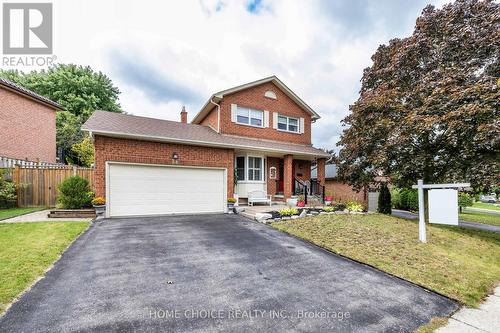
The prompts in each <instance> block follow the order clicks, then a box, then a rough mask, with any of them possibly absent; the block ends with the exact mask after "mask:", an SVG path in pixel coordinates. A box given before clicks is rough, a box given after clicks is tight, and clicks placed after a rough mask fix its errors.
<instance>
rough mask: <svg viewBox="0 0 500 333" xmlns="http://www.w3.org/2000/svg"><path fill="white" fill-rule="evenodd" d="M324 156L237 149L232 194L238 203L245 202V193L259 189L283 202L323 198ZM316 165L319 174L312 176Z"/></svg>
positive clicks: (320, 199)
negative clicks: (263, 153)
mask: <svg viewBox="0 0 500 333" xmlns="http://www.w3.org/2000/svg"><path fill="white" fill-rule="evenodd" d="M325 161H326V159H325V158H318V159H315V157H314V156H303V155H292V154H287V155H269V154H267V155H261V154H259V153H256V152H243V151H238V152H236V154H235V174H234V176H235V186H234V194H235V197H238V200H239V204H240V205H245V204H246V203H247V198H248V193H249V192H253V191H262V192H264V193H265V194H266V195H270V196H271V200H272V201H273V202H276V203H279V202H283V203H284V202H286V199H288V198H291V197H292V196H300V195H302V196H304V200H305V201H306V203H307V201H319V203H322V202H323V201H324V195H325V193H324V192H325V191H324V185H325ZM313 164H316V165H317V169H318V177H317V179H314V180H313V179H311V166H312V165H313Z"/></svg>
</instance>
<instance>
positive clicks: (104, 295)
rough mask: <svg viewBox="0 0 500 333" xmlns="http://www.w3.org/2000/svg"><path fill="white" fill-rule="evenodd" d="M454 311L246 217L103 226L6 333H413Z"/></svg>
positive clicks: (20, 309) (41, 287) (0, 323)
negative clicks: (433, 319)
mask: <svg viewBox="0 0 500 333" xmlns="http://www.w3.org/2000/svg"><path fill="white" fill-rule="evenodd" d="M169 281H170V282H171V283H169ZM456 309H457V304H456V303H455V302H453V301H451V300H450V299H448V298H445V297H443V296H440V295H437V294H434V293H432V292H429V291H426V290H424V289H422V288H420V287H418V286H415V285H413V284H411V283H408V282H406V281H403V280H400V279H397V278H394V277H392V276H389V275H387V274H384V273H382V272H380V271H377V270H375V269H372V268H370V267H367V266H364V265H361V264H358V263H355V262H352V261H350V260H347V259H345V258H342V257H340V256H337V255H334V254H331V253H329V252H326V251H324V250H322V249H320V248H318V247H316V246H313V245H310V244H308V243H305V242H303V241H300V240H298V239H296V238H293V237H290V236H287V235H285V234H284V233H281V232H279V231H277V230H274V229H272V228H270V227H269V226H266V225H263V224H259V223H256V222H253V221H250V220H247V219H245V218H242V217H240V216H231V215H205V216H177V217H157V218H134V219H115V220H104V221H103V222H98V223H96V224H94V225H93V226H92V227H91V228H90V229H89V230H88V231H87V232H86V233H85V234H84V235H82V236H81V237H80V238H79V239H78V240H77V241H76V242H75V243H74V244H73V245H72V246H71V247H70V249H69V250H68V251H67V252H66V253H65V254H64V255H63V257H62V258H61V260H59V261H58V262H57V264H56V265H55V266H54V268H53V269H52V270H51V271H49V272H48V273H47V275H46V277H45V278H44V279H42V280H40V281H39V282H38V283H37V284H36V285H35V286H34V287H33V288H32V289H31V290H30V291H29V292H28V293H26V294H25V295H24V296H23V297H22V298H21V299H20V300H19V301H18V302H17V303H15V304H14V305H13V306H12V307H11V308H10V310H9V311H8V312H7V313H6V315H5V316H4V317H2V318H1V319H0V332H75V331H78V332H94V331H97V332H101V331H105V332H111V331H135V332H146V331H148V332H156V331H165V332H183V331H190V332H211V331H226V332H244V331H247V332H259V331H272V332H293V331H303V332H304V331H307V332H322V331H323V332H326V331H328V332H333V331H335V332H411V331H413V330H414V329H415V328H417V327H418V326H420V325H422V324H424V323H427V322H428V321H429V320H430V319H431V318H432V317H435V316H439V317H446V316H449V315H450V314H451V313H452V312H453V311H455V310H456ZM304 316H306V317H304ZM207 317H208V318H207ZM325 317H327V318H325ZM340 317H342V319H340Z"/></svg>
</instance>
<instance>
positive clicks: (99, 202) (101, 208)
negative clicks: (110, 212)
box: [92, 197, 106, 215]
mask: <svg viewBox="0 0 500 333" xmlns="http://www.w3.org/2000/svg"><path fill="white" fill-rule="evenodd" d="M92 206H94V209H95V213H96V214H97V215H102V214H104V212H105V211H106V199H104V198H103V197H95V198H94V199H92Z"/></svg>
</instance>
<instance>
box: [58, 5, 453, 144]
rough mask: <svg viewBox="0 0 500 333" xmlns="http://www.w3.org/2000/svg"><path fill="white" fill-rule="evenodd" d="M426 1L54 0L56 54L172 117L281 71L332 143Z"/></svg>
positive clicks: (128, 98) (143, 107) (132, 106)
mask: <svg viewBox="0 0 500 333" xmlns="http://www.w3.org/2000/svg"><path fill="white" fill-rule="evenodd" d="M437 1H438V2H439V3H438V5H440V4H441V3H442V2H443V0H437ZM431 2H434V3H435V2H436V1H431ZM404 3H406V2H404ZM426 3H427V1H426V0H419V1H412V2H411V5H402V4H401V2H400V0H381V1H377V2H375V1H363V0H352V1H348V0H345V1H340V0H339V1H335V2H333V1H329V0H324V1H323V0H314V1H301V0H297V1H291V0H276V1H262V2H261V4H260V5H259V7H258V8H259V10H257V11H256V12H250V11H249V10H248V9H247V4H248V1H246V0H237V1H229V0H191V1H187V0H184V1H175V2H174V1H152V0H151V1H132V0H110V1H98V0H55V1H54V11H55V13H54V24H55V36H54V42H55V46H54V53H55V54H56V55H57V57H58V61H59V62H64V63H67V62H72V63H77V64H82V65H90V66H92V67H93V68H94V69H96V70H101V71H103V72H104V73H106V74H107V75H109V76H110V77H111V79H112V80H113V81H114V82H115V84H116V85H117V86H118V87H119V88H120V90H121V91H122V94H121V97H120V100H121V104H122V106H123V108H124V109H125V110H126V111H127V112H129V113H132V114H135V115H143V116H148V117H158V118H163V119H172V120H178V119H179V112H180V108H181V106H182V105H183V104H185V105H186V106H187V108H188V111H189V118H190V119H191V118H192V117H194V115H195V113H196V112H197V111H198V110H199V109H200V108H201V106H202V105H203V103H204V102H205V101H206V99H207V98H208V97H209V96H210V95H211V94H212V93H213V92H216V91H218V90H222V89H225V88H228V87H231V86H234V85H238V84H241V83H245V82H249V81H252V80H256V79H259V78H262V77H265V76H269V75H272V74H275V75H277V76H278V77H280V79H282V80H283V81H284V82H285V83H286V84H287V85H288V86H289V87H290V88H291V89H292V90H294V91H295V92H296V93H297V94H298V95H299V96H301V98H303V99H304V100H305V101H306V102H307V103H308V104H309V105H310V106H311V107H313V108H314V109H316V110H317V111H318V113H320V115H322V117H323V118H322V119H320V120H319V121H318V122H317V123H316V124H314V126H313V142H314V144H315V145H317V146H320V147H327V148H334V146H335V143H336V142H337V140H338V138H339V135H340V133H341V126H340V120H341V119H342V118H344V117H345V116H346V115H347V113H348V110H349V104H351V103H353V102H354V101H355V100H356V98H357V94H358V90H359V88H360V83H359V80H360V79H361V76H362V73H363V69H364V68H365V67H367V66H369V65H370V63H371V60H370V57H371V55H372V54H373V53H374V52H375V50H376V48H377V47H378V45H379V44H381V43H386V42H388V40H389V39H390V38H394V37H402V36H405V35H408V34H410V33H411V32H412V30H413V25H414V22H415V19H416V18H417V16H418V15H419V14H420V12H421V10H422V9H423V7H424V6H425V4H426Z"/></svg>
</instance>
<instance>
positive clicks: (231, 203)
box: [227, 198, 236, 214]
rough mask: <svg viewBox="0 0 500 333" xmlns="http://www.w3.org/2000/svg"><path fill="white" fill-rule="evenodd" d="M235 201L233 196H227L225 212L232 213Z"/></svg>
mask: <svg viewBox="0 0 500 333" xmlns="http://www.w3.org/2000/svg"><path fill="white" fill-rule="evenodd" d="M235 202H236V199H235V198H227V212H228V213H229V214H232V213H233V209H234V203H235Z"/></svg>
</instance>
